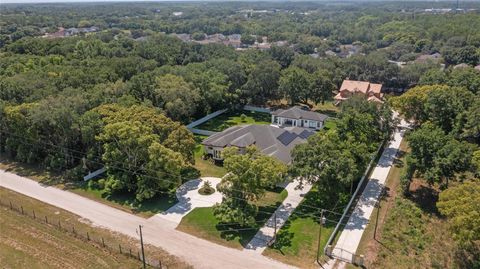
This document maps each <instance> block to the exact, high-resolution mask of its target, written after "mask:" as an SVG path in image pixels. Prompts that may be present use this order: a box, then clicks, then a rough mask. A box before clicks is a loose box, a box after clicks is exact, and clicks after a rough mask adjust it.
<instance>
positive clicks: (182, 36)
mask: <svg viewBox="0 0 480 269" xmlns="http://www.w3.org/2000/svg"><path fill="white" fill-rule="evenodd" d="M170 35H171V36H174V37H176V38H178V39H180V40H182V41H183V42H189V41H191V40H192V38H191V36H190V35H189V34H176V33H173V34H170Z"/></svg>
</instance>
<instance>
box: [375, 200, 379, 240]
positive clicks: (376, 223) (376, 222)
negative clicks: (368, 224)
mask: <svg viewBox="0 0 480 269" xmlns="http://www.w3.org/2000/svg"><path fill="white" fill-rule="evenodd" d="M376 207H377V217H376V220H375V231H374V232H373V239H375V240H377V225H378V214H379V213H380V201H377V204H376Z"/></svg>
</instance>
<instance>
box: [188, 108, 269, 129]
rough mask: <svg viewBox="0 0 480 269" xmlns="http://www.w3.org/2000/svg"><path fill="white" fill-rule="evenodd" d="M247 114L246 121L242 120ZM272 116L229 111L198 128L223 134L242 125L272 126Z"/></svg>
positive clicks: (260, 113) (252, 112) (251, 112)
mask: <svg viewBox="0 0 480 269" xmlns="http://www.w3.org/2000/svg"><path fill="white" fill-rule="evenodd" d="M242 114H245V116H246V118H245V120H244V121H242V119H241V115H242ZM271 121H272V116H271V115H270V114H268V113H262V112H254V111H246V110H244V111H227V112H225V113H223V114H221V115H219V116H218V117H215V118H213V119H211V120H209V121H207V122H205V123H203V124H201V125H199V126H197V127H196V128H198V129H202V130H208V131H214V132H221V131H223V130H225V129H227V128H229V127H232V126H235V125H240V124H252V123H255V124H270V123H271Z"/></svg>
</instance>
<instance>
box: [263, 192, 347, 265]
mask: <svg viewBox="0 0 480 269" xmlns="http://www.w3.org/2000/svg"><path fill="white" fill-rule="evenodd" d="M332 204H334V202H328V201H325V200H324V199H323V197H322V195H321V194H320V193H319V191H318V190H317V189H316V188H315V187H314V188H312V190H311V191H310V192H309V193H308V194H307V195H306V197H305V199H304V201H303V202H302V203H301V204H300V206H299V207H298V208H297V209H296V210H295V211H294V212H293V214H292V215H291V216H290V218H289V219H288V221H287V222H286V223H285V225H284V226H283V227H282V228H281V229H280V231H279V232H278V235H277V241H276V243H275V244H273V246H271V247H269V248H267V249H266V250H265V251H264V252H263V255H265V256H268V257H272V258H274V259H277V260H280V261H282V262H285V263H288V264H292V265H295V266H298V267H300V268H318V265H317V264H316V257H317V249H318V235H319V231H320V224H319V221H318V220H319V218H320V216H319V212H318V210H317V209H314V208H311V207H323V208H332V207H333V205H332ZM325 216H326V217H327V218H328V219H329V220H337V218H338V216H336V215H331V214H326V215H325ZM335 224H336V223H335V222H331V221H327V222H326V224H325V225H324V226H323V227H322V235H321V244H320V252H319V253H320V254H321V255H320V256H323V255H322V254H323V248H324V247H325V244H326V243H327V240H328V238H329V237H330V235H331V233H332V232H333V229H334V228H335ZM322 258H323V257H322Z"/></svg>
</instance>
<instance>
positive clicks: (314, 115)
mask: <svg viewBox="0 0 480 269" xmlns="http://www.w3.org/2000/svg"><path fill="white" fill-rule="evenodd" d="M327 118H328V116H327V115H324V114H321V113H318V112H314V111H310V110H305V109H303V108H301V107H299V106H294V107H291V108H289V109H278V110H275V111H273V112H272V125H275V126H280V127H303V128H310V129H314V130H320V129H322V128H323V126H324V125H325V120H326V119H327Z"/></svg>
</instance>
